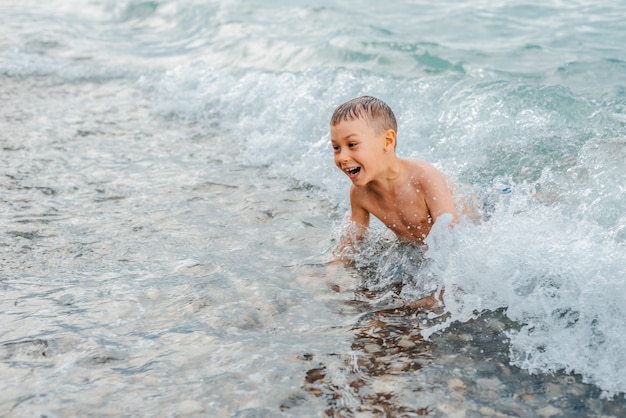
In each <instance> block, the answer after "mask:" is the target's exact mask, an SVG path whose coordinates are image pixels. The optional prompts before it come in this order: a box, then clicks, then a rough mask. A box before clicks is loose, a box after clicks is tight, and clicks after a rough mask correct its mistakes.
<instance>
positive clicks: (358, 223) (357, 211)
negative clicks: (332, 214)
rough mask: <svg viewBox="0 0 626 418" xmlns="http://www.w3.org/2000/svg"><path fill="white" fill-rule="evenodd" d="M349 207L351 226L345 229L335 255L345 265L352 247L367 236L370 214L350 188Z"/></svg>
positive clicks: (352, 249) (356, 193) (348, 260)
mask: <svg viewBox="0 0 626 418" xmlns="http://www.w3.org/2000/svg"><path fill="white" fill-rule="evenodd" d="M350 207H351V209H352V214H351V215H350V220H351V221H352V224H351V225H349V226H348V228H346V230H345V231H344V234H343V236H342V237H341V241H340V242H339V246H338V248H337V250H336V253H337V254H338V255H339V258H340V259H341V261H343V262H344V264H345V263H347V262H350V257H349V256H350V255H351V254H352V252H353V251H354V247H355V246H357V245H358V244H359V243H360V242H361V241H362V240H363V238H364V237H365V234H367V227H368V226H369V223H370V213H369V212H368V211H367V210H366V209H365V208H363V206H362V205H361V203H360V199H359V195H358V192H357V191H355V190H354V188H352V189H351V190H350Z"/></svg>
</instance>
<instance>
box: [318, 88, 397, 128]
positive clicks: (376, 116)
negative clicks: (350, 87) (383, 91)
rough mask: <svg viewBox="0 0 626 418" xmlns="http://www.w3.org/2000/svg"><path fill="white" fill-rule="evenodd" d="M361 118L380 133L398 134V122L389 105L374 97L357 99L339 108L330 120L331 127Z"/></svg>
mask: <svg viewBox="0 0 626 418" xmlns="http://www.w3.org/2000/svg"><path fill="white" fill-rule="evenodd" d="M359 118H362V119H364V120H366V121H367V122H368V123H370V125H371V126H372V127H373V128H374V129H376V130H377V131H378V132H384V131H386V130H388V129H392V130H393V131H394V132H398V122H396V116H395V115H394V114H393V111H392V110H391V108H390V107H389V105H388V104H387V103H385V102H383V101H382V100H380V99H377V98H376V97H372V96H361V97H356V98H354V99H352V100H348V101H347V102H345V103H344V104H341V105H339V106H337V108H336V109H335V111H334V112H333V115H332V117H331V118H330V126H335V125H337V124H338V123H339V122H341V121H349V120H355V119H359Z"/></svg>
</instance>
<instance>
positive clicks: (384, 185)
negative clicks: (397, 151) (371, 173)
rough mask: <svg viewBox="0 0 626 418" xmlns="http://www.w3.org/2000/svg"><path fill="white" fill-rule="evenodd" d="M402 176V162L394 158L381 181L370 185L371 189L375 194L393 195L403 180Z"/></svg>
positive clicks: (382, 175) (380, 178)
mask: <svg viewBox="0 0 626 418" xmlns="http://www.w3.org/2000/svg"><path fill="white" fill-rule="evenodd" d="M401 176H402V160H401V159H399V158H397V157H395V156H394V157H393V158H392V159H391V160H390V163H389V164H388V165H387V168H386V170H385V171H384V172H383V173H381V176H380V177H379V179H378V180H375V181H373V182H372V183H370V189H372V191H374V192H385V193H393V192H394V190H396V189H397V188H398V185H399V181H401V180H402V179H401Z"/></svg>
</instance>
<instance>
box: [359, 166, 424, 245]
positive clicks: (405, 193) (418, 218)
mask: <svg viewBox="0 0 626 418" xmlns="http://www.w3.org/2000/svg"><path fill="white" fill-rule="evenodd" d="M363 197H364V198H363V200H361V202H362V207H363V208H364V209H365V210H367V211H368V212H369V213H370V214H372V215H373V216H375V217H376V218H378V219H379V220H380V221H381V222H382V223H384V224H385V226H386V227H387V228H389V229H390V230H392V231H393V232H394V233H395V234H396V235H397V236H398V237H399V238H403V239H406V240H410V241H418V242H423V241H424V238H426V236H427V235H428V233H429V232H430V228H431V227H432V216H431V214H430V211H429V210H428V206H427V204H426V200H425V195H424V191H423V190H422V189H421V187H420V184H419V181H417V180H416V179H415V178H410V179H409V181H408V182H405V184H404V185H402V186H401V187H399V188H397V189H396V190H394V192H393V194H388V195H384V196H383V195H381V194H379V193H376V192H374V191H371V190H367V191H364V193H363Z"/></svg>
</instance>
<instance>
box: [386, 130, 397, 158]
mask: <svg viewBox="0 0 626 418" xmlns="http://www.w3.org/2000/svg"><path fill="white" fill-rule="evenodd" d="M395 149H396V131H394V130H393V129H387V131H385V152H389V151H395Z"/></svg>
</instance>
